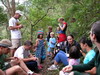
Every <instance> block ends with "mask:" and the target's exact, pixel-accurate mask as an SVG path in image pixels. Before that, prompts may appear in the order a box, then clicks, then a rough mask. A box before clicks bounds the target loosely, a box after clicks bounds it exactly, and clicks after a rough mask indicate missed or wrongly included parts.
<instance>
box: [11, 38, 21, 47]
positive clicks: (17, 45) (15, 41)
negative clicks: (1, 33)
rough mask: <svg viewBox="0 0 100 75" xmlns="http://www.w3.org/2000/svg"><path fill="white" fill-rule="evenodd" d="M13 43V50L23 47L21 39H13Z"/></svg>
mask: <svg viewBox="0 0 100 75" xmlns="http://www.w3.org/2000/svg"><path fill="white" fill-rule="evenodd" d="M11 41H12V48H18V47H19V46H21V39H11Z"/></svg>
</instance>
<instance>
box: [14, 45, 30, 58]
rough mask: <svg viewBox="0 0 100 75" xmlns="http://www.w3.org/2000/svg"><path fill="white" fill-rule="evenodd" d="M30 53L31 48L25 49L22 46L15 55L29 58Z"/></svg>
mask: <svg viewBox="0 0 100 75" xmlns="http://www.w3.org/2000/svg"><path fill="white" fill-rule="evenodd" d="M29 55H30V51H29V50H25V48H24V46H20V47H19V48H18V49H17V50H16V51H15V53H14V57H18V58H22V59H23V58H28V57H29Z"/></svg>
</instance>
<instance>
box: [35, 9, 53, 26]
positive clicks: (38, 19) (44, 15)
mask: <svg viewBox="0 0 100 75" xmlns="http://www.w3.org/2000/svg"><path fill="white" fill-rule="evenodd" d="M50 9H54V8H48V9H47V11H46V13H45V14H44V15H43V16H42V17H41V18H40V19H38V20H36V21H35V22H34V25H36V24H37V23H38V22H40V21H41V20H42V19H43V18H44V17H45V16H46V15H47V14H48V12H49V10H50Z"/></svg>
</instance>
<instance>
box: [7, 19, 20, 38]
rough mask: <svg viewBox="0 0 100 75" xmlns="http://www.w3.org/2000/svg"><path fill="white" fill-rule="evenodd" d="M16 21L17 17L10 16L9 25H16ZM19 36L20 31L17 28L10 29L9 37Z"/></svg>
mask: <svg viewBox="0 0 100 75" xmlns="http://www.w3.org/2000/svg"><path fill="white" fill-rule="evenodd" d="M18 22H19V20H18V19H15V18H14V17H12V18H11V19H10V20H9V26H16V24H17V23H18ZM20 38H21V32H20V30H19V29H15V30H11V39H20Z"/></svg>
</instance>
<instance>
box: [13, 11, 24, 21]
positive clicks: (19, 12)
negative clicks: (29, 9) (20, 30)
mask: <svg viewBox="0 0 100 75" xmlns="http://www.w3.org/2000/svg"><path fill="white" fill-rule="evenodd" d="M21 16H22V13H21V11H20V10H16V11H15V14H14V17H15V18H16V19H19V18H20V17H21Z"/></svg>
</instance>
